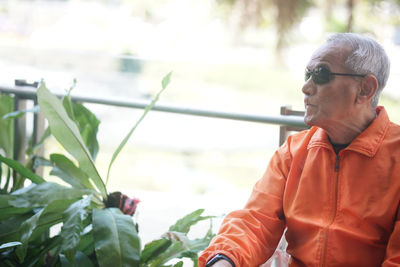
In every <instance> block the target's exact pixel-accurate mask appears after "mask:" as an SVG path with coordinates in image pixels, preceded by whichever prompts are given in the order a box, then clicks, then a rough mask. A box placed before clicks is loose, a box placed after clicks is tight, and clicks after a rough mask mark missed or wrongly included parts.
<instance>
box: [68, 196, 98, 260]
mask: <svg viewBox="0 0 400 267" xmlns="http://www.w3.org/2000/svg"><path fill="white" fill-rule="evenodd" d="M90 200H91V197H90V196H89V197H86V198H84V199H81V200H78V201H77V202H75V203H74V204H72V205H71V206H70V207H69V208H68V209H67V210H66V211H64V214H63V217H64V224H63V226H62V229H61V237H62V244H61V251H62V252H64V253H65V255H66V256H67V258H68V260H69V261H70V262H73V260H74V257H75V252H76V247H77V246H78V244H79V242H80V237H81V232H82V230H83V221H84V220H85V219H86V218H87V216H88V214H89V211H88V208H89V207H90Z"/></svg>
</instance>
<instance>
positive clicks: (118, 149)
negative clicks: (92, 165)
mask: <svg viewBox="0 0 400 267" xmlns="http://www.w3.org/2000/svg"><path fill="white" fill-rule="evenodd" d="M171 75H172V72H170V73H168V74H167V75H166V76H165V77H164V78H163V80H162V89H161V90H160V91H159V92H158V94H157V95H156V97H155V98H154V99H153V101H151V103H150V104H149V105H148V106H147V107H146V108H145V109H144V111H143V114H142V116H141V117H140V118H139V120H138V121H137V122H136V124H135V125H134V126H133V127H132V128H131V130H130V131H129V133H128V134H127V136H126V137H125V138H124V139H123V140H122V142H121V143H120V144H119V146H118V147H117V149H116V150H115V152H114V154H113V155H112V158H111V161H110V164H109V165H108V171H107V179H106V184H107V183H108V179H109V177H110V170H111V166H112V164H113V163H114V161H115V159H116V158H117V156H118V154H119V153H120V152H121V150H122V148H123V147H124V146H125V144H126V143H127V142H128V140H129V138H130V137H131V135H132V134H133V132H134V131H135V130H136V128H137V127H138V126H139V124H140V123H141V122H142V120H143V119H144V118H145V117H146V115H147V113H148V112H149V111H150V110H151V109H152V108H153V107H154V105H155V104H156V103H157V101H158V99H159V98H160V95H161V93H162V92H163V91H164V90H165V89H166V88H167V86H168V84H169V82H170V80H171Z"/></svg>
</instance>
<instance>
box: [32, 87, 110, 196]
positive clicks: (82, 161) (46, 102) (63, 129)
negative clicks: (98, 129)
mask: <svg viewBox="0 0 400 267" xmlns="http://www.w3.org/2000/svg"><path fill="white" fill-rule="evenodd" d="M37 95H38V101H39V105H40V109H41V111H42V112H43V114H44V115H45V117H46V118H47V120H48V122H49V125H50V129H51V132H52V134H53V135H54V137H55V138H56V139H57V140H58V142H60V144H61V145H62V146H63V147H64V148H65V149H66V150H67V151H68V152H69V153H70V154H71V155H72V156H74V157H75V159H76V160H77V161H78V163H79V167H80V168H81V169H82V170H83V171H85V172H86V173H87V174H88V175H89V177H90V178H91V180H92V181H93V183H94V184H95V185H96V187H97V188H98V190H100V193H101V195H102V196H103V198H107V190H106V187H105V185H104V183H103V181H102V179H101V177H100V175H99V173H98V171H97V169H96V166H95V165H94V162H93V159H92V157H91V155H90V152H89V151H88V149H87V148H86V146H85V143H84V141H83V140H82V137H81V135H80V133H79V130H78V128H77V126H76V124H75V123H74V122H73V121H72V120H71V119H70V118H69V116H68V114H67V112H66V111H65V109H64V107H63V106H62V104H61V101H60V100H59V99H58V98H57V97H56V96H54V95H53V94H52V93H50V91H49V90H48V89H47V88H46V86H45V84H44V83H42V84H41V85H40V87H39V89H38V92H37Z"/></svg>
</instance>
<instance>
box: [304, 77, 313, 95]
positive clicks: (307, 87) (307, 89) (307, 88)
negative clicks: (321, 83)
mask: <svg viewBox="0 0 400 267" xmlns="http://www.w3.org/2000/svg"><path fill="white" fill-rule="evenodd" d="M301 91H302V92H303V94H305V95H312V94H314V92H315V84H314V82H313V81H312V78H311V77H310V78H309V79H308V80H307V81H306V82H305V83H304V84H303V87H302V88H301Z"/></svg>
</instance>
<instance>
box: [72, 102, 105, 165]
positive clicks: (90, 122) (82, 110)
mask: <svg viewBox="0 0 400 267" xmlns="http://www.w3.org/2000/svg"><path fill="white" fill-rule="evenodd" d="M72 109H73V114H74V118H75V123H76V124H77V126H78V128H79V131H80V133H81V136H82V139H83V141H84V143H85V145H86V147H87V148H88V150H89V152H90V154H91V156H92V158H93V159H96V157H97V153H98V152H99V143H98V141H97V131H98V128H99V124H100V120H99V119H97V117H96V116H95V115H94V114H93V113H92V112H91V111H90V110H89V109H87V108H86V107H84V106H83V105H82V104H79V103H72Z"/></svg>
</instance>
